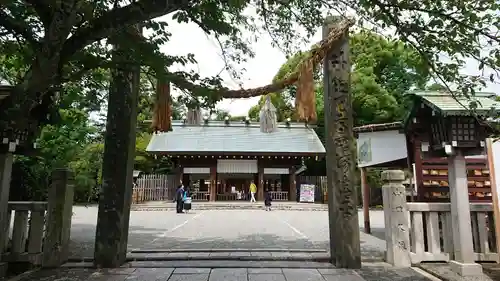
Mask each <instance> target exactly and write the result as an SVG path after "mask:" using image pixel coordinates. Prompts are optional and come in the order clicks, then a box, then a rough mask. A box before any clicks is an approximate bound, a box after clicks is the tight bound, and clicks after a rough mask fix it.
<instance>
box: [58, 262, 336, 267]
mask: <svg viewBox="0 0 500 281" xmlns="http://www.w3.org/2000/svg"><path fill="white" fill-rule="evenodd" d="M93 266H94V265H93V264H92V262H68V263H66V264H64V265H63V266H62V267H65V268H82V267H83V268H92V267H93ZM122 267H131V268H335V267H334V266H333V265H332V264H330V263H328V262H312V261H245V260H169V261H131V262H128V263H126V264H124V265H123V266H122Z"/></svg>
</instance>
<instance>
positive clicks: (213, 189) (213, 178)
mask: <svg viewBox="0 0 500 281" xmlns="http://www.w3.org/2000/svg"><path fill="white" fill-rule="evenodd" d="M216 197H217V166H211V167H210V201H212V202H214V201H215V200H216Z"/></svg>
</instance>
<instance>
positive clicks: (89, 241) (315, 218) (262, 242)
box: [70, 206, 385, 259]
mask: <svg viewBox="0 0 500 281" xmlns="http://www.w3.org/2000/svg"><path fill="white" fill-rule="evenodd" d="M73 212H74V215H73V220H72V229H71V240H72V243H71V250H70V251H71V255H72V257H73V258H82V257H92V256H93V248H94V237H95V225H96V222H97V207H95V206H90V207H82V206H75V207H74V208H73ZM359 219H360V227H361V226H362V225H363V218H362V215H361V214H360V217H359ZM371 221H372V222H371V224H372V231H373V232H374V235H373V236H372V235H367V234H364V233H362V232H361V247H362V251H363V255H364V256H365V257H366V256H368V257H373V258H374V259H376V258H380V257H382V255H383V251H384V248H385V241H383V240H381V239H380V238H383V229H384V222H383V213H382V212H381V211H372V212H371ZM328 236H329V234H328V213H327V212H325V211H272V212H266V211H263V210H199V211H196V210H193V212H191V213H189V214H176V213H175V212H173V211H154V212H148V211H134V212H131V216H130V230H129V241H128V246H129V250H138V249H141V250H158V249H165V250H169V249H213V248H217V249H234V248H240V249H254V248H262V249H265V248H280V249H328V246H329V244H328V243H329V238H328Z"/></svg>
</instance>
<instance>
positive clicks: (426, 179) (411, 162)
mask: <svg viewBox="0 0 500 281" xmlns="http://www.w3.org/2000/svg"><path fill="white" fill-rule="evenodd" d="M409 96H410V98H411V101H412V105H411V110H410V111H409V113H408V115H407V116H406V118H405V119H404V120H403V121H402V122H401V126H392V127H393V128H392V129H391V130H393V131H394V132H393V133H392V134H393V135H394V136H393V137H392V138H394V139H396V138H397V139H403V138H405V139H406V142H405V141H402V140H398V141H394V142H391V143H392V145H396V146H398V147H394V148H393V149H391V151H402V150H404V149H406V152H407V153H406V161H399V162H398V163H400V164H399V165H401V166H402V167H400V168H404V169H407V170H408V171H409V173H408V174H409V175H410V177H411V175H413V179H412V180H411V181H410V182H412V185H413V194H414V196H412V197H413V198H412V199H413V200H417V201H438V202H439V201H443V202H447V201H449V190H450V187H449V182H448V160H447V157H446V156H447V155H446V152H445V148H446V146H448V147H450V146H451V147H453V148H454V149H455V148H457V149H460V151H461V152H462V153H463V154H464V156H465V159H466V168H467V180H468V189H469V199H470V201H472V202H474V201H485V200H486V201H489V200H491V199H492V198H491V182H490V174H489V173H490V172H489V170H488V166H487V158H486V144H485V139H486V138H487V137H488V136H489V135H491V133H493V131H494V129H495V128H494V127H493V126H494V125H492V124H491V123H490V122H488V121H487V120H488V119H489V118H490V117H491V116H494V115H496V114H498V113H499V111H500V103H499V102H497V101H496V100H495V97H496V96H495V94H493V93H476V94H475V96H474V97H473V98H471V99H467V98H462V97H459V98H455V97H453V96H452V95H451V94H449V93H446V92H415V93H411V94H409ZM381 125H382V124H379V125H377V126H372V129H371V131H367V130H366V128H365V127H366V126H364V127H363V128H359V129H358V131H359V132H362V134H363V136H362V137H363V141H362V142H361V140H360V137H359V136H358V154H359V151H360V150H363V151H372V150H374V149H377V148H376V147H370V148H367V147H366V146H367V145H373V144H375V145H376V144H377V143H389V142H388V140H387V138H388V137H391V136H390V132H387V128H386V127H387V126H381ZM378 128H383V130H384V131H385V132H384V137H385V139H384V140H383V141H382V140H381V141H377V138H379V136H381V135H382V134H381V133H377V131H378ZM360 129H362V130H360ZM355 131H356V128H355ZM359 135H361V133H360V134H359ZM370 135H371V136H370ZM403 135H404V136H403ZM367 139H369V140H370V141H366V140H367ZM361 146H363V147H361ZM379 146H380V144H379ZM399 146H401V147H399ZM404 146H406V147H404ZM399 154H401V153H399ZM371 155H372V157H373V155H376V153H371ZM384 157H385V160H387V167H389V166H391V167H394V161H392V162H391V161H390V160H391V157H388V156H387V155H385V156H384ZM358 158H359V157H358ZM393 158H394V159H392V160H401V155H395V156H394V157H393ZM361 159H362V158H361ZM371 160H372V161H373V159H371ZM385 160H384V161H385ZM373 162H375V161H373ZM378 162H380V161H378ZM405 162H406V163H405ZM361 166H363V165H360V167H361ZM380 166H382V167H383V166H384V164H383V163H379V164H378V165H377V167H380ZM364 168H369V167H367V166H366V165H364Z"/></svg>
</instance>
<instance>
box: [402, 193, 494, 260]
mask: <svg viewBox="0 0 500 281" xmlns="http://www.w3.org/2000/svg"><path fill="white" fill-rule="evenodd" d="M406 204H407V207H408V211H409V222H408V225H409V229H410V257H411V262H412V263H414V264H417V263H421V262H424V261H449V260H452V259H453V233H452V231H453V229H452V223H451V206H450V203H406ZM470 209H471V223H472V237H473V240H474V241H473V243H474V252H475V253H474V254H475V260H476V261H498V258H499V255H498V253H496V246H495V245H496V243H497V241H496V238H495V233H494V221H493V212H492V211H493V207H492V204H491V203H471V204H470Z"/></svg>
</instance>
